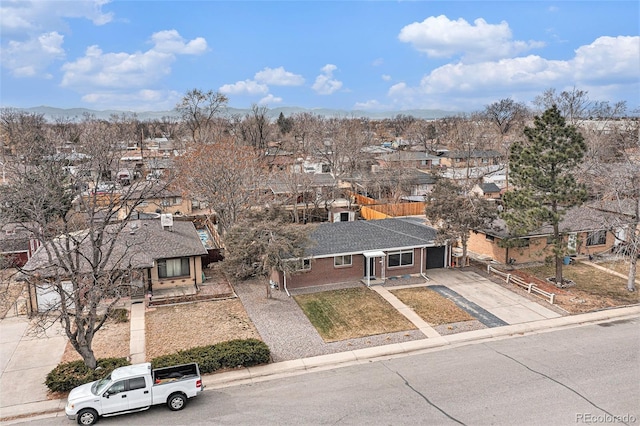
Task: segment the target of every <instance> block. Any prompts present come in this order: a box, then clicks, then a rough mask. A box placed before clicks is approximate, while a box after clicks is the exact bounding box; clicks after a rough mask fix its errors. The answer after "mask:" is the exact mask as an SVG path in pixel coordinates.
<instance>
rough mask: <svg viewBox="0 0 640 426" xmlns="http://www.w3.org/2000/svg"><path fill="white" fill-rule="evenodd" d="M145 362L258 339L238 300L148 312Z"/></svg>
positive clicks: (167, 307)
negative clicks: (183, 352)
mask: <svg viewBox="0 0 640 426" xmlns="http://www.w3.org/2000/svg"><path fill="white" fill-rule="evenodd" d="M145 325H146V358H147V360H148V361H150V360H151V359H153V358H155V357H157V356H160V355H166V354H171V353H175V352H177V351H179V350H183V349H189V348H193V347H197V346H207V345H213V344H216V343H220V342H224V341H227V340H233V339H248V338H256V339H260V335H259V334H258V331H257V330H256V328H255V326H254V325H253V323H252V322H251V320H250V319H249V316H248V315H247V313H246V311H245V309H244V307H243V306H242V303H241V302H240V300H239V299H229V300H217V301H211V302H199V303H188V304H184V305H177V306H163V307H158V308H151V309H148V310H147V312H146V315H145Z"/></svg>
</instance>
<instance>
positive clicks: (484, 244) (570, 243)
mask: <svg viewBox="0 0 640 426" xmlns="http://www.w3.org/2000/svg"><path fill="white" fill-rule="evenodd" d="M611 216H612V214H611V213H608V212H603V211H599V210H596V209H594V208H591V207H588V206H581V207H574V208H572V209H569V210H568V211H567V212H566V214H565V217H564V219H563V220H562V221H561V222H560V230H561V232H562V234H563V239H564V242H565V243H566V245H567V251H568V254H569V255H576V256H589V255H596V254H600V253H607V252H610V251H611V250H612V249H613V248H614V246H615V245H616V234H620V233H621V232H625V229H624V228H625V226H624V225H623V224H621V225H620V229H612V228H611V227H610V226H609V225H608V224H610V223H613V221H612V220H611ZM552 236H553V229H552V227H551V226H543V227H541V228H539V229H536V230H535V231H532V232H530V233H529V234H527V235H523V236H518V237H514V236H512V235H511V234H510V232H509V230H508V228H507V225H506V223H505V222H504V221H503V220H501V219H496V220H495V221H494V222H493V224H492V225H491V227H488V228H484V229H477V230H475V231H472V232H471V233H470V235H469V240H468V246H467V247H468V249H469V251H470V252H473V253H475V254H477V255H479V256H480V257H482V258H485V259H492V260H494V261H496V262H500V263H504V264H514V263H529V262H543V261H544V260H545V258H547V257H548V256H553V241H552ZM507 240H510V241H509V243H507ZM514 245H515V246H516V247H514Z"/></svg>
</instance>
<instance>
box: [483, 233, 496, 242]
mask: <svg viewBox="0 0 640 426" xmlns="http://www.w3.org/2000/svg"><path fill="white" fill-rule="evenodd" d="M485 239H486V240H487V241H494V240H495V239H496V237H494V236H493V235H488V234H487V235H485Z"/></svg>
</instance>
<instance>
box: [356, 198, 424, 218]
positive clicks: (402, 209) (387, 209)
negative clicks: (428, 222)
mask: <svg viewBox="0 0 640 426" xmlns="http://www.w3.org/2000/svg"><path fill="white" fill-rule="evenodd" d="M424 206H425V203H423V202H416V203H397V204H380V205H375V206H374V205H369V206H362V208H361V209H360V216H361V217H362V218H364V219H367V220H372V219H385V218H388V217H399V216H416V215H423V214H424Z"/></svg>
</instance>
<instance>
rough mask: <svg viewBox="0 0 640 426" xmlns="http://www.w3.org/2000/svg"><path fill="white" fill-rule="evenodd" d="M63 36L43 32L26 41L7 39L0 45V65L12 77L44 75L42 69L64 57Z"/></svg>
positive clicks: (45, 75) (48, 76) (47, 75)
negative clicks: (0, 62)
mask: <svg viewBox="0 0 640 426" xmlns="http://www.w3.org/2000/svg"><path fill="white" fill-rule="evenodd" d="M63 42H64V36H62V35H60V34H58V33H57V32H55V31H54V32H50V33H43V34H41V35H40V36H39V37H35V38H31V39H28V40H26V41H9V43H7V45H6V46H2V47H0V56H2V66H4V67H5V68H7V69H8V70H9V71H10V72H11V74H12V75H13V76H14V77H35V76H40V77H45V78H50V77H51V76H50V75H49V74H43V70H44V69H46V67H47V66H48V65H49V64H50V63H51V62H52V61H54V60H57V59H64V56H65V52H64V49H63V48H62V44H63Z"/></svg>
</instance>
